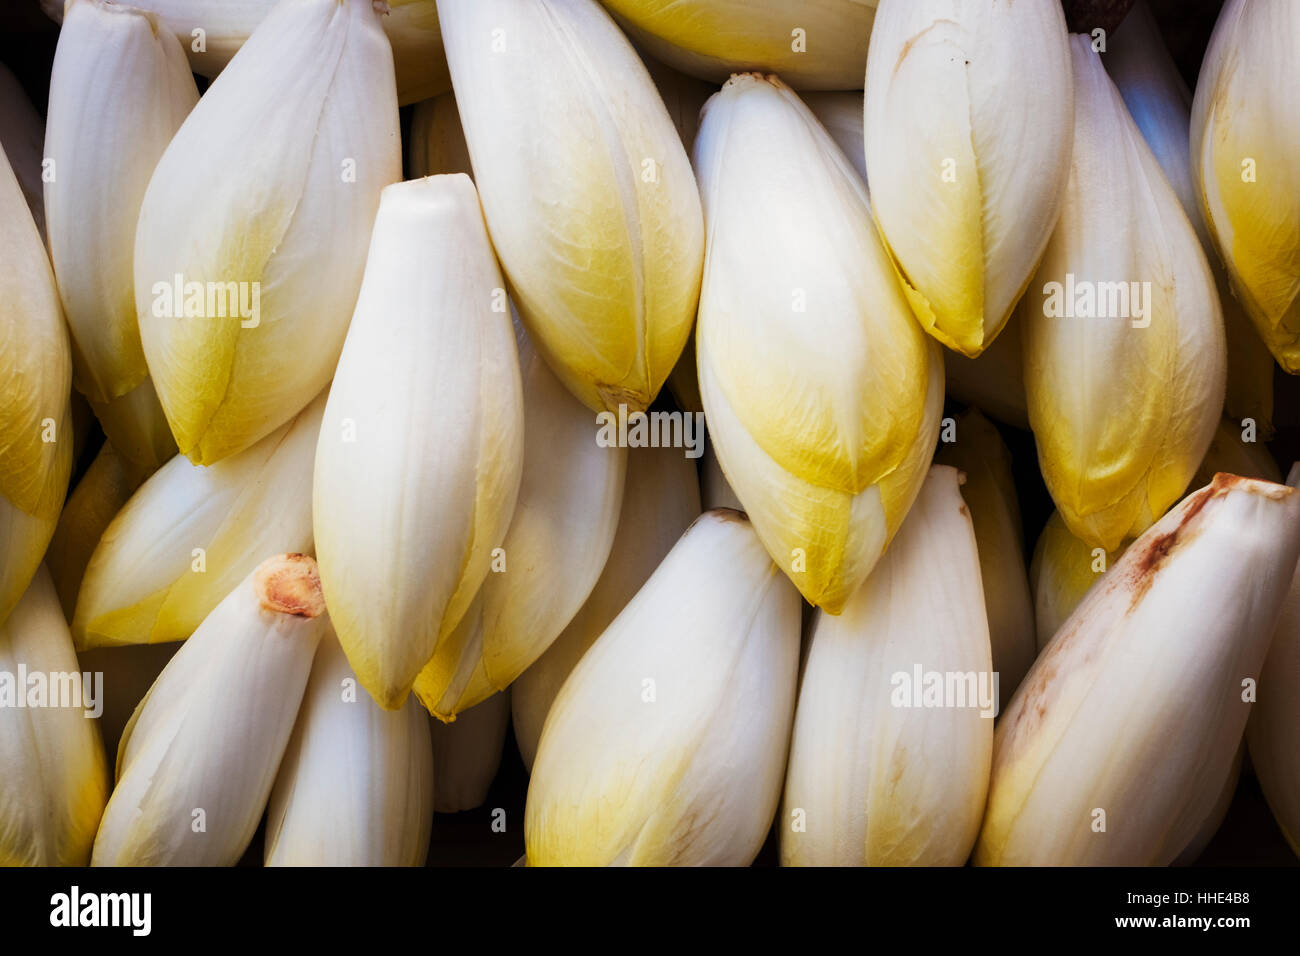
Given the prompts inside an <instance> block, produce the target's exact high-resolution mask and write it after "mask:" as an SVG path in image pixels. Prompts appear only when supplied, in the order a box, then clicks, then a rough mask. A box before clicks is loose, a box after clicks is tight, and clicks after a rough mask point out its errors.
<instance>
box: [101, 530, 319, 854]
mask: <svg viewBox="0 0 1300 956" xmlns="http://www.w3.org/2000/svg"><path fill="white" fill-rule="evenodd" d="M324 612H325V602H324V600H323V599H322V597H321V591H320V579H319V577H318V576H317V574H316V562H315V561H313V560H312V559H311V558H309V557H307V556H306V555H302V554H282V555H278V556H276V557H273V558H268V559H267V560H265V561H264V562H262V563H261V564H260V565H258V567H257V568H256V570H254V571H253V573H252V574H250V575H249V576H248V577H247V578H245V579H244V580H243V581H242V582H240V584H239V586H238V587H236V588H235V589H234V590H233V591H231V592H230V594H229V595H227V596H226V598H225V599H224V600H222V602H221V603H220V604H218V605H217V607H216V608H215V609H214V610H213V611H212V613H211V614H209V615H208V616H207V618H205V619H204V621H203V624H202V625H201V626H200V627H199V629H198V630H197V631H195V632H194V636H193V637H191V638H190V639H189V640H188V641H186V642H185V645H184V646H183V647H182V648H181V649H180V650H179V651H177V652H176V656H175V657H173V658H172V659H171V661H170V662H169V663H168V665H167V666H166V667H165V668H163V672H162V673H161V674H160V675H159V676H158V680H157V681H155V682H154V685H153V687H152V688H150V690H149V693H148V695H147V696H146V697H145V698H144V700H143V701H141V702H140V706H139V707H137V708H136V711H135V714H134V715H133V716H132V718H131V722H130V723H129V724H128V725H127V728H126V730H125V731H124V733H123V735H122V742H121V744H120V746H119V748H118V752H117V786H116V787H115V788H114V789H113V795H112V797H111V798H110V799H109V801H108V807H107V808H106V809H105V810H104V818H103V820H102V821H101V822H100V825H99V833H98V835H97V836H96V837H95V851H94V857H93V859H92V861H91V862H92V865H94V866H233V865H234V864H235V863H237V862H238V861H239V858H240V856H241V855H243V852H244V850H245V849H246V848H247V847H248V844H249V841H250V840H252V838H253V834H254V833H255V832H256V830H257V824H258V821H259V820H261V818H262V810H263V808H264V807H265V806H266V800H267V797H268V796H270V793H271V785H272V784H273V783H274V782H275V774H276V768H277V767H278V766H279V765H280V758H281V757H282V755H283V754H284V750H285V746H286V745H287V744H288V742H289V736H290V734H291V733H292V732H293V725H294V717H295V716H296V715H297V713H298V706H299V704H300V703H301V702H302V697H303V691H304V689H305V688H306V686H307V679H308V675H309V674H310V672H311V666H312V658H313V657H314V656H315V654H316V646H317V644H318V643H319V641H320V638H321V635H322V633H324V632H325V631H326V629H327V627H328V620H329V619H328V618H326V617H324V616H323V615H324Z"/></svg>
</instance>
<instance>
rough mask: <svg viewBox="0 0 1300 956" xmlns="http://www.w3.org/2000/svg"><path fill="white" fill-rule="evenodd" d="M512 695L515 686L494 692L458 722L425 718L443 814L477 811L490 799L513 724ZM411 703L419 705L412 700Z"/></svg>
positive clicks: (438, 806) (437, 799) (439, 808)
mask: <svg viewBox="0 0 1300 956" xmlns="http://www.w3.org/2000/svg"><path fill="white" fill-rule="evenodd" d="M510 696H511V689H506V690H503V691H501V692H500V693H497V694H493V695H492V696H490V697H489V698H488V699H487V700H485V701H481V702H480V703H478V704H475V705H474V706H473V707H471V708H469V709H468V710H466V711H465V712H464V713H463V714H461V715H460V716H459V717H458V718H457V719H456V721H455V722H454V723H450V724H447V723H443V722H442V721H440V720H434V719H432V718H429V717H425V718H424V722H425V725H426V726H427V727H428V728H429V736H430V737H432V738H433V765H434V766H435V767H437V768H438V776H437V780H436V784H435V788H434V794H435V796H434V804H433V807H434V809H435V810H437V811H438V812H439V813H461V812H463V811H465V810H473V809H475V808H477V807H480V806H482V805H483V801H484V800H486V799H487V795H488V789H489V788H490V787H491V786H492V781H493V780H494V779H496V775H497V770H498V768H500V766H501V755H502V751H503V750H504V748H505V742H506V728H507V727H509V726H510ZM408 706H415V707H418V704H416V703H415V702H414V701H411V703H410V704H409V705H408ZM421 713H422V714H423V711H421Z"/></svg>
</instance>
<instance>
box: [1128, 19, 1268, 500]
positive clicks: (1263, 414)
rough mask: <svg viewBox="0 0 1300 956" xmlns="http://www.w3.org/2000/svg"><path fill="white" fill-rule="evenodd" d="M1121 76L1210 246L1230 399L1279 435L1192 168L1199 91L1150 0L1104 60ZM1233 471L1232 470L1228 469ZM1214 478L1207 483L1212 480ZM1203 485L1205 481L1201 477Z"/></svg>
mask: <svg viewBox="0 0 1300 956" xmlns="http://www.w3.org/2000/svg"><path fill="white" fill-rule="evenodd" d="M1102 61H1103V62H1104V63H1105V64H1106V71H1107V72H1108V73H1109V74H1110V78H1111V79H1112V80H1114V81H1115V86H1116V87H1117V88H1118V89H1119V92H1120V95H1121V96H1122V97H1124V105H1125V106H1127V107H1128V111H1129V115H1131V116H1132V117H1133V122H1135V123H1136V124H1137V127H1138V129H1139V130H1141V131H1142V136H1143V138H1144V139H1145V140H1146V142H1147V145H1148V146H1150V147H1151V151H1152V152H1153V153H1155V157H1156V160H1157V161H1158V162H1159V163H1160V168H1161V169H1163V170H1164V173H1165V176H1166V177H1167V178H1168V179H1169V185H1171V186H1173V187H1174V192H1176V193H1177V194H1178V201H1179V202H1180V203H1181V204H1182V206H1183V211H1184V212H1185V213H1187V218H1188V219H1189V220H1191V223H1192V228H1193V229H1195V230H1196V236H1197V238H1198V239H1200V241H1201V248H1202V249H1204V250H1205V255H1206V258H1207V259H1208V260H1209V263H1210V269H1211V271H1213V273H1214V284H1215V285H1216V286H1217V287H1218V290H1219V304H1220V306H1221V307H1222V308H1223V324H1224V331H1225V333H1226V334H1227V341H1228V391H1227V398H1226V401H1225V403H1224V407H1225V411H1226V412H1227V414H1228V415H1229V416H1230V417H1232V418H1235V419H1238V420H1241V419H1246V418H1250V419H1253V420H1254V422H1255V423H1256V425H1257V426H1258V428H1259V432H1260V435H1261V437H1263V438H1271V437H1272V436H1273V368H1274V363H1273V356H1272V354H1271V353H1270V352H1269V350H1268V347H1267V346H1266V345H1265V344H1264V343H1263V341H1262V340H1261V339H1260V337H1259V333H1258V332H1256V331H1255V328H1254V326H1253V325H1252V324H1251V321H1250V317H1249V316H1248V315H1246V312H1245V309H1244V308H1243V307H1242V304H1241V301H1240V300H1239V299H1238V298H1237V297H1236V296H1235V295H1233V294H1232V287H1231V284H1230V281H1229V279H1228V273H1227V271H1226V270H1225V269H1224V268H1223V265H1222V263H1221V261H1220V259H1219V254H1218V252H1217V251H1216V250H1215V248H1214V241H1213V240H1212V239H1211V238H1210V231H1209V230H1208V229H1207V228H1206V227H1205V219H1204V216H1203V215H1202V213H1201V206H1200V201H1199V199H1198V193H1199V191H1200V186H1199V185H1198V183H1197V178H1196V175H1195V173H1194V172H1193V170H1192V154H1191V147H1190V145H1189V142H1188V139H1189V136H1190V129H1189V127H1190V124H1191V113H1192V94H1191V92H1190V91H1189V90H1188V89H1187V84H1186V83H1185V82H1183V77H1182V74H1181V73H1179V72H1178V67H1177V66H1176V65H1175V64H1174V58H1173V57H1172V56H1170V55H1169V51H1168V50H1167V49H1166V48H1165V44H1164V41H1163V40H1162V39H1161V37H1160V27H1159V25H1158V24H1157V23H1156V19H1155V17H1154V16H1152V14H1151V8H1150V6H1149V5H1148V4H1147V2H1146V0H1138V2H1137V3H1135V4H1134V5H1133V9H1132V10H1131V11H1130V12H1129V14H1128V16H1126V17H1125V18H1124V24H1123V28H1122V29H1121V30H1119V31H1118V32H1117V33H1116V35H1115V37H1114V38H1113V39H1112V40H1111V43H1110V46H1109V48H1108V49H1107V52H1106V55H1105V56H1104V57H1103V58H1102ZM1224 470H1230V469H1224ZM1208 480H1209V478H1208V477H1207V478H1206V479H1205V481H1208ZM1197 482H1199V483H1200V484H1204V483H1205V482H1203V481H1200V479H1199V478H1198V479H1197Z"/></svg>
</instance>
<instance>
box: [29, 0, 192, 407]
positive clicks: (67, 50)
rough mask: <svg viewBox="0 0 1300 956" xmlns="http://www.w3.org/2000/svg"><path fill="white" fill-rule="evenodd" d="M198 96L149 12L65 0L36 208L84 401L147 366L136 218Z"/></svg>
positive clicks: (127, 382) (115, 389)
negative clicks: (41, 210)
mask: <svg viewBox="0 0 1300 956" xmlns="http://www.w3.org/2000/svg"><path fill="white" fill-rule="evenodd" d="M198 100H199V91H198V89H197V88H196V87H195V85H194V77H193V75H191V73H190V68H189V64H188V63H187V62H186V60H185V53H184V51H183V50H182V49H181V45H180V43H179V41H177V39H176V37H175V35H174V34H173V33H172V32H171V31H170V30H168V29H167V27H166V26H164V25H163V24H161V23H160V22H159V21H158V18H157V16H156V15H154V14H151V13H146V12H144V11H143V10H138V9H135V8H133V7H129V6H122V5H120V4H117V3H110V2H105V0H69V3H68V4H67V7H66V10H65V13H64V18H63V27H62V28H61V29H60V30H59V43H58V47H57V48H56V49H55V51H54V67H53V70H52V72H51V74H50V105H49V112H48V119H47V120H46V124H45V159H46V163H47V168H48V169H49V173H50V174H49V175H47V177H46V181H45V215H46V221H47V231H48V233H49V244H50V260H51V262H52V264H53V266H54V275H55V278H56V280H57V282H58V287H59V296H60V298H61V299H62V300H63V310H64V313H65V314H66V315H67V318H68V326H69V328H70V329H71V331H72V345H73V361H74V382H75V384H76V386H77V388H78V390H79V391H81V392H82V393H84V394H85V395H86V397H87V398H89V399H90V400H91V401H92V402H98V403H100V404H105V403H108V402H110V401H112V400H113V399H116V398H118V397H120V396H122V395H125V394H126V393H127V392H130V391H131V390H132V389H135V388H137V387H139V386H140V385H141V384H142V383H143V382H144V381H145V379H146V378H147V377H148V375H149V370H148V368H147V367H146V365H145V360H144V350H143V349H142V348H141V346H140V329H139V325H138V324H137V322H136V314H135V277H134V273H133V272H132V250H133V247H134V244H135V226H136V221H137V220H138V219H139V218H140V203H141V201H142V200H143V199H144V193H145V189H146V187H148V185H149V178H150V176H152V175H153V171H154V166H155V165H156V164H157V162H158V159H159V157H160V156H162V154H163V150H165V149H166V148H167V144H168V143H169V142H170V141H171V138H172V136H173V135H175V133H176V131H177V130H178V129H179V128H180V125H181V123H182V122H184V120H185V117H186V116H188V115H189V112H190V110H192V109H193V108H194V104H195V103H197V102H198Z"/></svg>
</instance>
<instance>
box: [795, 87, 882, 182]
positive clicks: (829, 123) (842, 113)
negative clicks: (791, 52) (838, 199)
mask: <svg viewBox="0 0 1300 956" xmlns="http://www.w3.org/2000/svg"><path fill="white" fill-rule="evenodd" d="M802 98H803V101H804V103H806V104H807V105H808V108H809V109H810V110H812V111H813V115H814V116H816V117H817V121H818V122H819V123H821V124H822V126H824V127H826V132H828V133H830V134H831V139H833V140H835V145H836V146H838V147H839V148H840V149H841V150H843V152H844V155H845V156H847V157H848V158H849V162H851V163H852V164H853V168H854V169H856V170H857V171H858V175H859V176H861V177H862V181H863V182H864V183H865V182H866V181H867V154H866V149H865V143H866V140H865V139H864V138H863V135H862V94H861V93H805V94H803V97H802Z"/></svg>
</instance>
